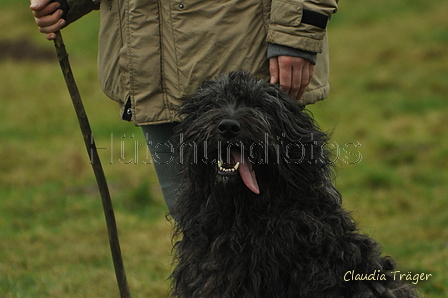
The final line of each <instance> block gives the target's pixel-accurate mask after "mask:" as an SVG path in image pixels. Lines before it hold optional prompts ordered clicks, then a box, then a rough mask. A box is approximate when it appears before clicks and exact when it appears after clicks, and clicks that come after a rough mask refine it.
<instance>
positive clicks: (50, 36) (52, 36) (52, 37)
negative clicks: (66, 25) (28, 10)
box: [45, 33, 56, 40]
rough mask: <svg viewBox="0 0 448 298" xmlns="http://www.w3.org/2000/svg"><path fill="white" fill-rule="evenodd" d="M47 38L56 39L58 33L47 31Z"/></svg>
mask: <svg viewBox="0 0 448 298" xmlns="http://www.w3.org/2000/svg"><path fill="white" fill-rule="evenodd" d="M45 38H46V39H48V40H55V39H56V33H46V34H45Z"/></svg>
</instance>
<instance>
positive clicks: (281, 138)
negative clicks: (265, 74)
mask: <svg viewBox="0 0 448 298" xmlns="http://www.w3.org/2000/svg"><path fill="white" fill-rule="evenodd" d="M181 115H182V117H183V121H182V122H181V123H180V124H179V125H178V126H177V131H176V132H177V133H178V134H179V136H180V137H179V139H180V144H179V153H180V163H181V164H182V165H183V166H184V171H183V174H184V178H187V179H190V180H193V181H191V182H193V183H198V181H199V180H198V179H199V178H198V177H200V178H201V179H202V181H203V182H199V183H200V187H203V188H206V187H211V188H215V189H216V188H218V189H220V190H219V191H221V190H224V189H226V190H229V189H230V188H231V189H232V190H238V191H246V192H247V191H250V192H251V193H254V194H260V193H263V192H264V191H266V189H267V185H273V184H276V185H277V186H278V187H284V188H288V189H291V191H294V190H293V188H291V185H294V186H295V187H296V188H298V189H300V188H302V189H305V188H306V187H307V186H306V185H305V184H307V183H310V182H312V181H313V179H321V178H318V177H321V173H319V174H318V173H316V171H319V169H320V168H322V167H323V166H326V165H328V164H329V160H328V154H327V152H326V149H325V143H326V140H327V138H326V135H325V134H324V133H322V132H321V131H320V130H319V129H318V128H317V126H316V125H315V122H314V121H313V119H312V118H311V117H310V116H309V115H308V114H307V113H306V112H305V111H304V110H303V106H301V105H300V104H299V102H298V101H295V100H293V99H292V98H291V97H290V96H289V95H287V94H285V93H284V92H282V91H281V90H280V89H279V88H278V86H276V85H272V84H269V83H266V82H264V81H262V80H257V79H256V78H254V77H253V76H251V75H249V74H247V73H245V72H233V73H230V74H228V75H223V76H221V77H219V78H218V79H217V80H215V81H211V82H207V83H205V84H204V85H203V86H202V87H201V88H200V89H199V90H198V91H197V92H196V93H195V94H193V95H192V96H190V97H188V98H185V100H184V102H183V105H182V107H181ZM286 186H288V187H286Z"/></svg>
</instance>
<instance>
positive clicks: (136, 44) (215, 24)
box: [68, 0, 338, 125]
mask: <svg viewBox="0 0 448 298" xmlns="http://www.w3.org/2000/svg"><path fill="white" fill-rule="evenodd" d="M83 1H84V2H89V1H91V0H82V1H80V0H69V4H70V2H72V6H73V4H74V5H75V6H76V5H78V6H79V7H81V4H80V3H81V2H83ZM337 3H338V0H321V1H316V0H314V1H311V0H213V1H211V0H102V2H101V5H100V11H101V27H100V35H99V60H98V65H99V67H98V69H99V80H100V83H101V87H102V89H103V91H104V92H105V93H106V94H107V95H108V96H109V97H110V98H112V99H113V100H115V101H117V102H118V103H120V105H121V106H122V117H123V119H126V120H132V121H134V123H135V124H136V125H147V124H156V123H166V122H173V121H177V120H179V119H177V116H176V111H177V107H178V106H179V104H180V98H182V97H183V96H184V95H187V94H190V93H193V92H194V91H195V90H196V89H197V88H198V87H199V86H200V85H201V84H202V82H203V81H205V80H211V79H213V78H214V77H216V76H217V75H219V74H221V73H226V72H229V71H232V70H246V71H248V72H250V73H252V74H254V75H256V76H258V77H260V78H264V79H266V80H268V78H269V68H268V67H269V66H268V59H267V57H266V50H267V46H268V43H275V44H280V45H285V46H289V47H293V48H298V49H302V50H306V51H311V52H316V53H319V54H318V57H317V64H316V66H315V74H314V76H313V79H312V82H311V84H310V85H309V87H308V89H307V92H306V93H305V95H304V96H303V98H302V100H303V101H304V103H305V104H309V103H314V102H316V101H318V100H322V99H324V98H325V97H326V96H327V95H328V92H329V85H328V67H329V64H328V52H327V42H326V31H325V25H326V22H327V21H328V19H329V18H330V17H331V15H332V14H333V13H334V12H336V10H337ZM85 6H86V7H89V8H90V6H89V5H85ZM74 10H75V9H74ZM85 13H86V12H85ZM316 13H317V14H316ZM69 17H70V12H69V15H68V18H69ZM72 18H73V19H76V18H77V17H72ZM314 19H317V20H318V21H317V23H315V22H314V21H313V20H314ZM310 23H311V24H310Z"/></svg>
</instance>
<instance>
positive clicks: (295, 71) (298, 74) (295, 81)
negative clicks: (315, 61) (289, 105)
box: [289, 63, 306, 99]
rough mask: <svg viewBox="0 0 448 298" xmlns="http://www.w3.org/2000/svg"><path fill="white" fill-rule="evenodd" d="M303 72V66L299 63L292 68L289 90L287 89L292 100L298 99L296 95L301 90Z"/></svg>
mask: <svg viewBox="0 0 448 298" xmlns="http://www.w3.org/2000/svg"><path fill="white" fill-rule="evenodd" d="M303 70H304V65H303V64H301V63H296V64H294V65H293V66H292V70H291V73H292V77H291V88H290V89H289V95H291V97H292V98H295V99H298V95H299V93H300V92H301V90H302V88H303V83H304V76H305V73H304V72H303ZM305 87H306V86H305Z"/></svg>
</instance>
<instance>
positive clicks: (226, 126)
mask: <svg viewBox="0 0 448 298" xmlns="http://www.w3.org/2000/svg"><path fill="white" fill-rule="evenodd" d="M240 130H241V126H240V123H239V122H238V121H236V120H234V119H224V120H222V121H221V122H219V124H218V131H219V133H220V134H221V135H222V136H223V137H226V138H233V137H236V136H237V135H238V134H239V133H240Z"/></svg>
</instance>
